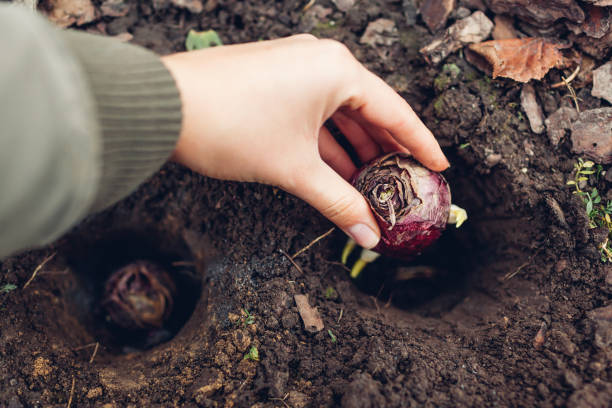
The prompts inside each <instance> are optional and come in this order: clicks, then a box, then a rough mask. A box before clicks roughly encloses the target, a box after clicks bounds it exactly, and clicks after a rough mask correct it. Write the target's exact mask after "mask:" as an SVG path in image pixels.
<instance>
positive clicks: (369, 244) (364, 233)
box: [346, 224, 380, 249]
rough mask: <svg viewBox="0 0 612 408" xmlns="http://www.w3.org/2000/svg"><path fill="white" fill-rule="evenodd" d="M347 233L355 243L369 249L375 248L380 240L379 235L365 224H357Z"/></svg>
mask: <svg viewBox="0 0 612 408" xmlns="http://www.w3.org/2000/svg"><path fill="white" fill-rule="evenodd" d="M346 232H347V233H348V234H349V235H350V236H351V238H353V239H354V240H355V242H357V243H358V244H359V245H360V246H362V247H364V248H367V249H371V248H374V247H375V246H376V245H377V244H378V241H379V240H380V238H379V237H378V235H376V233H375V232H374V231H373V230H372V229H371V228H370V227H368V226H367V225H365V224H355V225H353V226H352V227H349V228H348V229H347V231H346Z"/></svg>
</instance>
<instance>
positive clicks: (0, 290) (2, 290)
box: [0, 283, 17, 293]
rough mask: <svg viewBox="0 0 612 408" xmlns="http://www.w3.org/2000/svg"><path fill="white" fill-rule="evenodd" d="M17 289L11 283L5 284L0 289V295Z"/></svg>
mask: <svg viewBox="0 0 612 408" xmlns="http://www.w3.org/2000/svg"><path fill="white" fill-rule="evenodd" d="M15 289H17V285H13V284H12V283H7V284H4V285H2V287H0V293H9V292H12V291H14V290H15Z"/></svg>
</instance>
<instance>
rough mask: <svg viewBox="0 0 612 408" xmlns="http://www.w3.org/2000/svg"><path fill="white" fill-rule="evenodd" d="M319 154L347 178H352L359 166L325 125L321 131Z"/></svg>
mask: <svg viewBox="0 0 612 408" xmlns="http://www.w3.org/2000/svg"><path fill="white" fill-rule="evenodd" d="M319 154H320V155H321V158H322V159H323V161H324V162H325V163H327V164H328V165H330V166H331V167H332V168H333V169H334V170H336V172H338V174H340V175H341V176H342V178H344V179H345V180H348V179H350V178H351V177H352V176H353V174H354V173H355V171H356V170H357V168H356V167H355V164H353V161H352V160H351V158H350V157H349V155H348V154H347V153H346V151H345V150H344V149H343V148H342V146H340V145H339V144H338V142H337V141H336V139H334V137H333V136H332V135H331V133H329V130H327V128H326V127H325V126H323V127H322V128H321V131H320V132H319Z"/></svg>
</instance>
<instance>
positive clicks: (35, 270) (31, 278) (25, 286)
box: [23, 252, 57, 289]
mask: <svg viewBox="0 0 612 408" xmlns="http://www.w3.org/2000/svg"><path fill="white" fill-rule="evenodd" d="M56 254H57V252H54V253H52V254H51V255H49V256H48V257H47V258H46V259H45V260H44V261H42V263H41V264H40V265H38V266H37V267H36V269H34V272H32V276H30V279H28V281H27V282H26V283H25V285H23V289H25V288H27V287H28V286H30V283H32V281H33V280H34V278H35V277H36V274H37V273H38V271H40V270H41V269H42V268H43V267H44V266H45V265H46V264H47V262H49V261H50V260H51V259H53V257H54V256H55V255H56Z"/></svg>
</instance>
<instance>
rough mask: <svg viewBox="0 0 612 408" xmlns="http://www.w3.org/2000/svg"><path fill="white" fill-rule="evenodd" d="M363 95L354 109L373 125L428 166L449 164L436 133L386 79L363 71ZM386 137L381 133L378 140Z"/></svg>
mask: <svg viewBox="0 0 612 408" xmlns="http://www.w3.org/2000/svg"><path fill="white" fill-rule="evenodd" d="M361 83H362V84H363V85H362V87H361V91H360V92H361V93H360V95H358V96H357V97H356V98H354V99H353V100H351V101H350V107H351V109H353V110H355V111H356V114H357V115H359V116H360V117H361V118H363V119H364V120H365V121H367V122H368V123H369V124H371V125H373V126H375V127H378V128H381V129H385V130H387V131H388V132H389V133H390V135H391V137H392V138H393V139H394V140H395V141H396V142H398V143H399V144H400V145H401V146H403V147H405V148H407V149H408V150H409V151H410V153H411V154H412V155H413V156H414V157H415V158H416V159H417V160H419V161H420V162H421V163H423V164H424V165H425V166H426V167H429V168H430V169H432V170H434V171H442V170H444V169H446V168H448V166H449V163H448V160H447V159H446V157H445V156H444V153H442V149H441V148H440V145H439V144H438V142H437V141H436V139H435V138H434V136H433V134H432V133H431V131H430V130H429V129H427V127H426V126H425V125H424V124H423V122H421V120H420V119H419V118H418V117H417V115H416V114H415V113H414V111H413V110H412V108H411V107H410V105H408V103H406V101H405V100H404V99H403V98H402V97H401V96H400V95H399V94H397V93H396V92H395V91H394V90H393V89H392V88H391V87H390V86H388V85H387V84H386V83H385V82H384V81H383V80H382V79H380V78H379V77H377V76H376V75H374V74H373V73H371V72H370V71H368V70H366V69H365V68H364V69H363V78H362V81H361ZM380 137H384V136H383V135H380V134H378V138H380Z"/></svg>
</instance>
